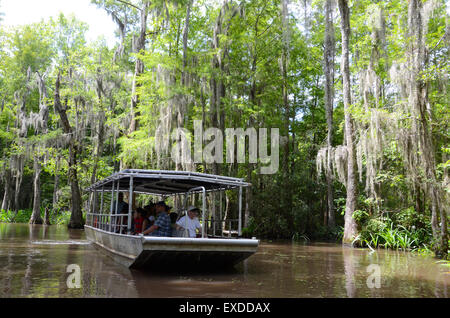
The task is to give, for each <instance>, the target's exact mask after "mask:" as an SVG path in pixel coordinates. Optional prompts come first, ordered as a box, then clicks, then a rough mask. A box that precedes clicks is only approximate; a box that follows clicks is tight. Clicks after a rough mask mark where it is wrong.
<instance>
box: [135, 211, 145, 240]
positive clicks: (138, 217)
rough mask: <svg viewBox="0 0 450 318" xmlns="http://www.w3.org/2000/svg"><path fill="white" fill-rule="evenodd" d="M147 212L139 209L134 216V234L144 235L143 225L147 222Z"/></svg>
mask: <svg viewBox="0 0 450 318" xmlns="http://www.w3.org/2000/svg"><path fill="white" fill-rule="evenodd" d="M145 215H146V212H145V210H144V209H142V208H137V210H136V211H135V212H134V215H133V222H134V234H139V233H142V224H143V223H144V220H145Z"/></svg>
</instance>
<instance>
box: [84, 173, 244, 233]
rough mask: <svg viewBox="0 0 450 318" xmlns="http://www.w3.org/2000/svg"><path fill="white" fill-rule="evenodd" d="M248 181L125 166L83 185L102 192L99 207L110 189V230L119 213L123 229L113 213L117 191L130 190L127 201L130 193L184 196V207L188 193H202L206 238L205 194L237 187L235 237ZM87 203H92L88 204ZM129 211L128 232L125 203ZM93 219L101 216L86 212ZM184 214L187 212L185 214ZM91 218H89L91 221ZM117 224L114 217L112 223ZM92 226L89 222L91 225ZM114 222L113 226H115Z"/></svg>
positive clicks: (239, 226) (129, 224)
mask: <svg viewBox="0 0 450 318" xmlns="http://www.w3.org/2000/svg"><path fill="white" fill-rule="evenodd" d="M250 185H251V184H250V183H248V182H245V181H244V179H242V178H233V177H225V176H219V175H212V174H206V173H199V172H190V171H171V170H143V169H125V170H121V171H119V172H116V173H114V174H112V175H111V176H109V177H107V178H105V179H103V180H100V181H98V182H96V183H94V184H93V185H91V186H90V187H88V188H86V189H85V191H88V192H94V193H95V194H96V192H101V206H102V207H103V192H111V207H110V213H109V218H110V221H109V231H110V232H111V231H112V230H113V229H112V223H113V222H112V218H113V216H115V217H118V216H120V219H121V222H120V224H121V225H120V227H119V230H120V232H121V231H122V228H121V226H122V217H123V216H124V214H121V215H113V210H114V207H113V198H114V195H115V196H116V207H115V211H117V210H118V207H117V205H118V194H119V192H125V191H129V194H130V201H132V197H133V193H139V194H148V195H159V196H173V195H180V194H184V195H185V201H184V205H185V209H186V203H187V198H188V195H189V194H194V193H202V194H203V200H202V205H203V211H202V223H203V225H202V237H203V238H204V237H205V208H206V193H207V192H213V191H224V190H231V189H237V188H238V189H239V223H238V236H240V235H241V232H242V231H241V228H242V188H243V187H248V186H250ZM89 206H91V205H90V204H89ZM128 207H129V210H128V214H125V216H128V220H127V221H128V222H127V233H128V234H130V231H131V213H132V205H131V204H129V205H128ZM88 215H91V216H92V218H93V216H94V215H101V214H98V213H92V212H91V213H88ZM186 217H187V215H186ZM91 221H92V220H91ZM114 223H117V219H115V222H114ZM91 225H92V224H91ZM115 225H116V224H114V228H115Z"/></svg>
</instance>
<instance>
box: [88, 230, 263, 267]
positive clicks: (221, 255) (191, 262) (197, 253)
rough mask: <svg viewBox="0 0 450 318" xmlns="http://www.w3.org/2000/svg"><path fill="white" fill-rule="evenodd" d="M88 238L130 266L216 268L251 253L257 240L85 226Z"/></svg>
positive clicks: (233, 263) (254, 250) (238, 260)
mask: <svg viewBox="0 0 450 318" xmlns="http://www.w3.org/2000/svg"><path fill="white" fill-rule="evenodd" d="M85 230H86V236H87V238H88V239H89V240H90V241H92V242H94V243H95V244H97V245H99V246H100V247H102V248H104V249H105V250H107V251H109V252H110V253H111V254H112V256H113V257H114V259H116V260H117V261H119V262H120V263H122V264H124V265H125V266H128V267H130V268H150V269H156V270H161V269H164V270H166V269H167V270H169V269H180V268H184V269H188V268H196V269H218V268H225V267H232V266H234V265H236V264H237V263H239V262H241V261H243V260H244V259H246V258H248V257H250V256H251V255H252V254H254V253H255V252H256V250H257V248H258V245H259V241H258V240H256V239H226V238H223V239H222V238H182V237H152V236H135V235H125V234H117V233H111V232H108V231H104V230H101V229H98V228H94V227H91V226H88V225H85Z"/></svg>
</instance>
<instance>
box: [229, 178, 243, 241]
mask: <svg viewBox="0 0 450 318" xmlns="http://www.w3.org/2000/svg"><path fill="white" fill-rule="evenodd" d="M230 230H231V229H230ZM241 234H242V187H239V225H238V236H241Z"/></svg>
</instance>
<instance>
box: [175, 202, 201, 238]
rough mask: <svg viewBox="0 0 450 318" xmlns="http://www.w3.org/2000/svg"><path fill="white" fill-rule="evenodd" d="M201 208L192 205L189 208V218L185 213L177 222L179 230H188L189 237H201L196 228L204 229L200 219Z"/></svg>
mask: <svg viewBox="0 0 450 318" xmlns="http://www.w3.org/2000/svg"><path fill="white" fill-rule="evenodd" d="M199 211H200V210H199V209H198V208H196V207H195V206H190V207H189V208H188V209H187V216H188V217H187V218H186V215H184V216H183V217H181V218H180V219H179V220H178V222H177V224H176V228H177V230H185V229H186V230H187V231H188V234H189V237H199V236H200V235H197V234H196V230H200V233H201V230H202V226H201V224H200V222H199V221H198V212H199Z"/></svg>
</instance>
